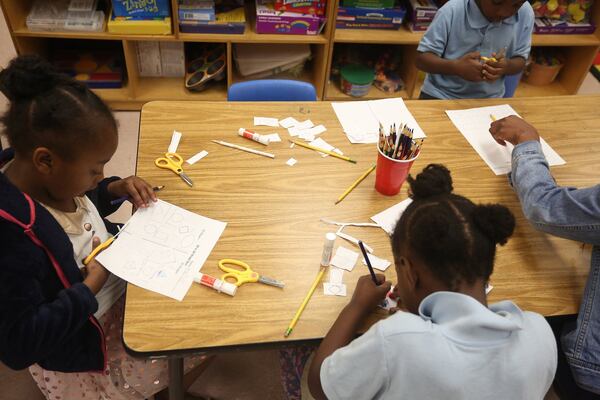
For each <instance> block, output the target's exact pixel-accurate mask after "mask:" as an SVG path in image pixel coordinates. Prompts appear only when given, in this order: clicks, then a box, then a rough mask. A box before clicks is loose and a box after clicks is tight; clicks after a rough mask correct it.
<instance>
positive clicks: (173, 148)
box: [167, 131, 182, 153]
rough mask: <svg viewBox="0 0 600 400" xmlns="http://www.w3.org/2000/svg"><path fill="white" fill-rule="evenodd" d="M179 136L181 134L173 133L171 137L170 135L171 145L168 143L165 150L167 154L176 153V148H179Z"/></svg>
mask: <svg viewBox="0 0 600 400" xmlns="http://www.w3.org/2000/svg"><path fill="white" fill-rule="evenodd" d="M181 136H182V135H181V132H177V131H173V135H171V143H169V148H168V149H167V151H168V152H169V153H177V147H179V141H180V140H181Z"/></svg>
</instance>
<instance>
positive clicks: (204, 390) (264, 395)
mask: <svg viewBox="0 0 600 400" xmlns="http://www.w3.org/2000/svg"><path fill="white" fill-rule="evenodd" d="M0 13H1V10H0ZM0 43H2V45H0V67H4V66H6V65H7V64H8V61H9V60H10V59H11V58H13V57H14V56H15V54H16V53H15V50H14V47H13V46H12V41H11V39H10V36H9V34H8V30H7V28H6V25H5V22H4V18H3V16H1V17H0ZM579 94H600V82H598V81H597V80H596V79H595V78H594V77H593V76H592V75H591V74H588V76H587V77H586V80H585V81H584V83H583V85H582V87H581V89H580V91H579ZM5 107H6V99H5V98H4V97H3V96H2V95H1V94H0V112H2V111H3V110H4V109H5ZM115 114H116V116H117V119H118V121H119V148H118V149H117V153H116V154H115V156H114V157H113V159H112V160H111V162H110V163H109V164H108V165H107V167H106V175H107V176H110V175H119V176H129V175H131V174H133V172H134V171H135V162H136V159H135V157H136V154H137V151H136V150H137V140H138V127H139V112H116V113H115ZM128 215H131V210H130V209H128V208H127V207H126V206H123V207H122V208H121V210H119V212H118V213H117V214H115V215H113V217H112V219H113V220H114V221H124V220H125V219H126V218H127V216H128ZM0 387H1V388H2V393H1V396H0V397H1V398H2V400H22V399H28V400H38V399H40V400H41V399H43V398H44V397H43V396H42V394H41V392H40V391H39V390H38V388H37V386H36V385H35V383H34V382H33V380H32V379H31V376H30V375H29V373H28V372H27V371H26V370H24V371H12V370H10V369H8V368H7V367H6V366H4V365H3V364H2V363H0ZM192 392H193V393H195V394H198V395H204V396H210V397H212V398H214V399H227V400H229V399H244V400H253V399H272V400H277V399H282V398H283V389H282V387H281V383H280V379H279V361H278V353H277V351H274V350H268V351H260V352H258V351H253V352H232V353H226V354H223V355H219V356H218V357H217V358H216V359H215V361H214V362H213V363H212V364H211V365H210V367H209V368H208V369H207V370H206V371H205V372H204V374H203V375H202V376H201V377H200V379H198V381H196V383H195V384H194V385H193V386H192ZM555 399H558V397H557V396H556V395H555V394H554V392H553V391H552V390H551V391H550V392H549V393H548V395H547V396H546V400H555Z"/></svg>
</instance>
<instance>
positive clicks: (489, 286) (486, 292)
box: [485, 283, 494, 294]
mask: <svg viewBox="0 0 600 400" xmlns="http://www.w3.org/2000/svg"><path fill="white" fill-rule="evenodd" d="M493 288H494V287H493V286H492V285H490V284H489V283H486V284H485V294H489V293H490V292H491V291H492V289H493Z"/></svg>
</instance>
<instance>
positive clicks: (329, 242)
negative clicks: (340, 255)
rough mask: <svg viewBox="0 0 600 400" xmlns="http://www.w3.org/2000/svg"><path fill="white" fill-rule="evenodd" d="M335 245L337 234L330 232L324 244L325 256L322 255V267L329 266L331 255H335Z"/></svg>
mask: <svg viewBox="0 0 600 400" xmlns="http://www.w3.org/2000/svg"><path fill="white" fill-rule="evenodd" d="M334 243H335V233H332V232H329V233H327V234H326V235H325V243H324V244H323V254H322V255H321V266H322V267H327V266H329V261H331V255H332V254H333V244H334Z"/></svg>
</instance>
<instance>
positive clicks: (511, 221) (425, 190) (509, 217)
mask: <svg viewBox="0 0 600 400" xmlns="http://www.w3.org/2000/svg"><path fill="white" fill-rule="evenodd" d="M408 183H409V184H410V197H411V198H412V199H413V202H412V203H411V204H410V205H409V206H408V207H407V208H406V210H405V211H404V213H403V214H402V216H401V217H400V220H399V221H398V223H397V224H396V228H395V229H394V233H393V235H392V250H393V252H394V257H395V258H398V257H399V254H400V248H401V246H403V245H405V246H407V247H408V249H410V251H411V253H412V254H413V255H414V256H416V257H417V258H418V259H419V260H420V261H421V262H423V263H424V264H425V266H426V267H427V268H428V269H429V270H430V271H431V273H432V274H433V275H434V276H435V277H436V278H437V279H438V280H440V281H441V282H443V283H444V284H446V285H447V286H448V288H449V289H450V290H453V291H455V290H457V289H458V285H459V284H460V283H461V282H466V283H468V284H473V283H474V282H475V281H476V280H477V279H483V280H484V281H485V282H487V280H488V279H489V277H490V275H491V274H492V271H493V268H494V257H495V255H496V244H500V245H504V244H505V243H506V241H507V240H508V238H509V237H510V235H512V233H513V230H514V228H515V218H514V216H513V214H512V213H511V212H510V210H509V209H508V208H506V207H505V206H502V205H500V204H486V205H476V204H474V203H473V202H472V201H471V200H469V199H467V198H465V197H463V196H459V195H457V194H453V193H452V190H453V188H452V178H451V176H450V171H448V169H447V168H446V167H445V166H443V165H439V164H429V165H428V166H427V167H425V168H424V169H423V171H422V172H421V173H419V174H418V175H417V177H416V178H413V177H412V176H409V177H408Z"/></svg>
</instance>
